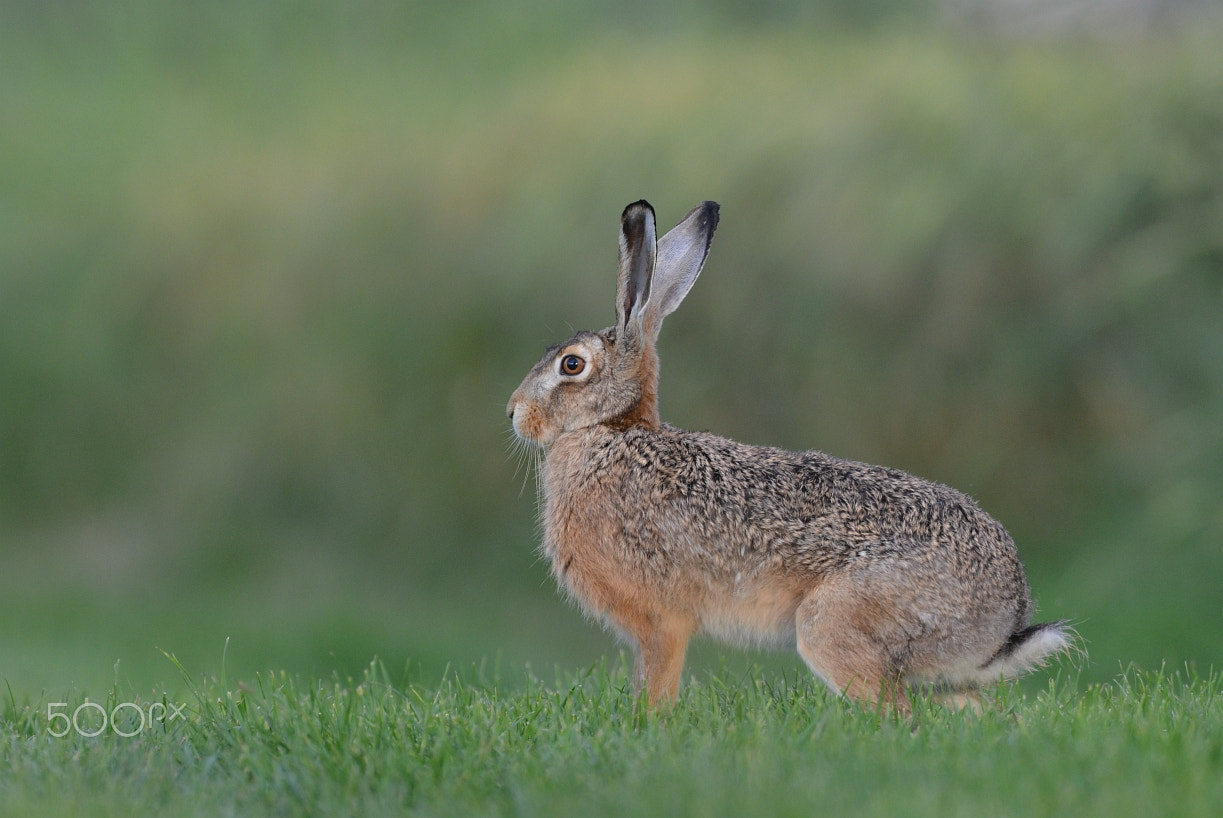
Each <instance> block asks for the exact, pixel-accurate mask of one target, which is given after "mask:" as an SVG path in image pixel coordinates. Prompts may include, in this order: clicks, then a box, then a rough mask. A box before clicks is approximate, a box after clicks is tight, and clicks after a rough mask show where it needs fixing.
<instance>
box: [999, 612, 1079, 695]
mask: <svg viewBox="0 0 1223 818" xmlns="http://www.w3.org/2000/svg"><path fill="white" fill-rule="evenodd" d="M1077 642H1078V640H1077V638H1076V636H1075V633H1074V630H1073V629H1072V628H1071V627H1070V624H1069V623H1068V622H1066V621H1065V620H1062V621H1058V622H1042V623H1040V624H1038V625H1029V626H1028V627H1026V628H1020V629H1019V630H1017V631H1015V632H1014V633H1013V634H1011V637H1010V638H1009V639H1007V640H1006V642H1005V643H1004V644H1003V645H1002V647H1001V648H999V649H998V652H997V653H996V654H994V658H992V659H990V660H989V662H987V663H986V664H985V666H984V667H982V668H981V672H982V673H983V674H985V675H986V676H990V677H993V679H995V680H997V679H998V678H999V677H1002V678H1004V679H1014V678H1015V677H1017V676H1020V675H1022V674H1024V673H1026V672H1027V671H1029V670H1032V669H1034V668H1038V667H1043V666H1044V665H1046V664H1047V663H1048V662H1049V660H1050V659H1051V658H1052V657H1054V656H1056V655H1057V654H1059V653H1066V652H1069V651H1072V650H1075V649H1076V646H1077Z"/></svg>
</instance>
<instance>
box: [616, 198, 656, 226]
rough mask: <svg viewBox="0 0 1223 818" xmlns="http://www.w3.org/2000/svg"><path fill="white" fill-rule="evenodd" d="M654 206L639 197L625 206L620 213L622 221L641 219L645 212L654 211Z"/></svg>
mask: <svg viewBox="0 0 1223 818" xmlns="http://www.w3.org/2000/svg"><path fill="white" fill-rule="evenodd" d="M653 212H654V208H653V207H651V206H650V203H649V202H647V201H646V200H645V199H638V200H637V201H635V202H633V203H632V204H631V205H629V206H628V207H626V208H624V212H623V213H621V214H620V221H621V222H628V221H631V220H636V219H640V218H642V217H643V215H644V214H645V213H653Z"/></svg>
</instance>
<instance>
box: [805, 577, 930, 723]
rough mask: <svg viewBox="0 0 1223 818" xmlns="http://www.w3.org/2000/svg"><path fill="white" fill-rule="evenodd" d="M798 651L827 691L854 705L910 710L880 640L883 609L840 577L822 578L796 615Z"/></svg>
mask: <svg viewBox="0 0 1223 818" xmlns="http://www.w3.org/2000/svg"><path fill="white" fill-rule="evenodd" d="M795 616H796V621H795V630H796V633H797V638H798V653H799V655H800V656H802V657H803V661H804V662H806V663H807V666H808V667H809V668H811V671H812V672H813V673H814V674H815V675H816V676H818V677H820V678H821V679H822V680H823V681H824V682H825V683H827V684H828V685H829V686H830V687H831V688H833V689H834V690H836V691H837V692H838V693H842V694H844V695H845V696H846V697H848V698H850V699H853V700H855V701H859V702H866V703H878V704H881V705H887V706H891V707H894V708H895V709H896V710H897V711H899V712H902V713H907V712H909V709H910V704H909V697H908V694H907V693H906V692H905V686H904V681H903V679H902V675H901V673H900V669H899V668H898V667H897V666H896V662H895V660H894V658H893V657H891V656H889V655H888V653H887V649H886V647H885V640H883V639H881V638H880V633H879V631H880V626H881V625H882V624H883V623H881V622H880V621H879V620H880V618H881V616H883V609H882V607H881V606H880V605H879V604H878V603H877V602H875V601H873V600H870V599H868V598H864V597H863V596H862V592H861V588H860V587H856V586H855V584H854V583H853V582H852V581H849V580H847V579H844V578H841V577H831V578H825V579H824V580H823V581H821V582H820V584H819V585H818V586H816V587H815V588H814V589H813V590H812V591H810V592H809V593H808V594H807V596H806V598H805V599H803V601H802V603H801V604H800V605H799V606H798V611H797V613H796V615H795Z"/></svg>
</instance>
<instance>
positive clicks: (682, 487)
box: [508, 201, 1072, 711]
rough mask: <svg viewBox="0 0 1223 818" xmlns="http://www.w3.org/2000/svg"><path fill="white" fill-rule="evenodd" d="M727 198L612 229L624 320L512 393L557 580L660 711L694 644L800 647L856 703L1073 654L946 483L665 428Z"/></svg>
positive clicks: (994, 677)
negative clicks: (1037, 614)
mask: <svg viewBox="0 0 1223 818" xmlns="http://www.w3.org/2000/svg"><path fill="white" fill-rule="evenodd" d="M717 223H718V205H717V204H715V203H714V202H704V203H702V204H700V205H698V206H697V207H696V208H694V209H693V210H692V211H691V212H690V213H688V215H687V216H685V217H684V219H683V221H681V222H680V223H679V224H678V225H677V226H676V227H675V228H674V229H673V230H671V231H670V232H669V233H667V234H666V235H665V236H663V237H662V238H661V239H656V232H655V224H654V211H653V209H652V208H651V207H650V205H649V204H647V203H646V202H644V201H641V202H636V203H634V204H631V205H629V206H628V207H627V208H626V209H625V211H624V214H623V216H622V217H621V227H620V272H619V283H618V285H617V288H616V324H615V326H613V327H609V328H607V329H605V330H602V331H600V332H579V333H577V334H576V335H574V336H573V337H572V338H570V339H569V340H567V341H565V342H564V343H562V344H558V345H557V346H554V347H552V348H550V349H548V350H547V352H545V353H544V356H543V358H542V359H541V360H540V361H539V363H537V364H536V365H535V366H534V367H533V368H532V369H531V371H530V372H529V373H528V374H527V376H526V378H525V379H524V380H523V382H522V385H521V386H519V387H518V389H517V390H516V391H515V392H514V394H513V396H512V397H511V398H510V402H509V407H508V412H509V417H510V420H511V421H512V422H513V426H514V431H515V433H516V434H517V435H518V436H519V437H520V438H522V439H524V440H526V441H529V442H532V443H534V444H537V445H538V446H540V447H542V449H543V455H544V456H543V460H542V463H541V465H540V474H539V482H540V491H541V494H542V501H543V508H542V518H543V545H542V552H543V553H544V554H545V555H547V558H548V559H549V560H550V561H551V563H552V570H553V572H554V574H555V575H556V579H557V581H558V583H559V584H560V585H561V587H563V588H564V589H565V590H566V591H567V592H568V593H569V594H571V595H572V596H573V598H574V599H576V600H577V601H578V602H579V603H580V604H581V605H582V606H583V607H584V608H586V609H587V610H588V611H589V612H591V613H592V614H594V615H596V616H597V617H598V618H600V619H602V620H603V621H604V622H606V623H607V624H609V625H610V626H611V627H612V628H614V629H615V630H616V631H617V632H618V633H619V634H621V635H622V636H623V637H624V638H625V639H626V640H627V641H628V642H629V644H630V645H631V646H632V649H633V654H634V659H635V667H634V679H635V683H636V685H637V688H638V690H639V691H640V689H641V688H642V687H643V686H644V688H645V691H646V694H647V696H648V698H649V701H650V702H651V703H656V702H659V701H663V700H669V699H673V698H675V696H676V694H677V691H678V689H679V683H680V675H681V672H682V670H683V665H684V653H685V651H686V648H687V645H688V641H689V639H691V637H692V636H693V635H694V634H696V633H708V634H712V635H714V636H716V637H720V638H723V639H726V640H729V641H731V642H735V643H740V644H743V643H747V644H757V645H794V646H796V647H797V649H798V652H799V654H800V655H801V656H802V658H803V660H804V661H805V662H806V663H807V665H808V666H810V668H811V670H812V671H813V672H814V673H815V674H816V675H817V676H818V677H819V678H821V679H823V680H824V681H825V682H826V683H827V684H828V685H830V686H831V687H832V688H833V689H834V690H836V691H838V692H839V693H843V694H844V695H846V696H848V697H849V698H851V699H854V700H858V701H863V702H869V703H885V704H890V705H893V706H895V707H896V708H897V709H898V710H901V711H904V710H907V709H908V708H909V699H908V695H907V693H906V686H908V685H927V686H931V687H933V688H935V690H936V691H937V692H939V693H941V694H943V695H945V696H948V697H950V698H952V699H953V700H954V701H956V702H958V703H964V702H969V701H976V693H975V691H976V690H977V689H978V688H979V687H980V686H981V685H983V684H988V683H991V682H996V681H998V680H1000V679H1006V678H1013V677H1015V676H1018V675H1019V674H1021V673H1023V672H1025V671H1027V670H1030V669H1032V668H1034V667H1037V666H1039V665H1041V664H1042V663H1044V662H1045V661H1046V660H1047V659H1048V658H1049V657H1050V656H1052V655H1053V654H1056V653H1058V652H1059V651H1065V650H1067V649H1068V648H1070V646H1071V644H1072V634H1071V632H1070V630H1069V628H1068V627H1067V626H1066V625H1065V624H1064V623H1062V622H1051V623H1044V624H1037V625H1033V624H1030V617H1031V613H1032V600H1031V596H1030V594H1029V590H1028V583H1027V580H1026V578H1025V576H1024V570H1023V566H1022V565H1021V564H1020V562H1019V556H1018V554H1017V553H1016V550H1015V544H1014V542H1012V540H1011V538H1010V536H1009V535H1008V534H1007V533H1006V531H1005V530H1004V529H1003V528H1002V526H1001V525H999V524H998V523H997V522H996V521H995V520H994V519H993V518H992V517H990V516H989V515H987V514H986V513H985V512H984V511H982V510H981V509H980V508H979V507H978V506H977V505H976V503H974V502H973V501H972V500H971V499H969V498H968V497H966V496H964V495H963V494H961V493H960V492H958V491H955V490H954V489H951V488H948V487H946V486H942V485H939V484H936V483H931V482H928V481H925V480H921V479H919V478H916V477H913V476H911V475H909V474H906V473H904V472H901V471H897V470H894V469H888V468H883V467H880V466H869V465H865V464H862V463H855V462H852V461H848V460H841V459H839V458H836V457H832V456H830V455H827V454H824V453H822V452H818V451H808V452H789V451H784V450H781V449H775V448H766V447H760V446H748V445H745V444H742V443H736V442H735V441H733V440H727V439H726V438H722V437H718V436H716V435H712V434H708V433H704V432H686V431H683V430H681V429H676V428H675V427H672V426H668V425H667V424H665V423H662V422H660V421H659V418H658V353H657V352H656V350H655V342H656V340H657V338H658V332H659V329H660V327H661V326H662V321H663V318H665V317H666V316H667V315H669V314H670V313H671V312H673V311H674V310H675V308H676V307H678V306H679V304H680V302H681V301H682V300H683V299H684V296H685V295H687V293H688V290H689V289H690V288H691V287H692V285H693V283H694V282H695V281H696V278H697V276H698V275H699V274H700V272H701V268H702V266H703V265H704V263H705V258H706V256H707V255H708V253H709V246H710V242H711V240H712V238H713V233H714V228H715V227H716V226H717Z"/></svg>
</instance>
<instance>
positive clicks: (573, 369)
mask: <svg viewBox="0 0 1223 818" xmlns="http://www.w3.org/2000/svg"><path fill="white" fill-rule="evenodd" d="M585 368H586V362H585V361H583V360H582V359H581V358H579V357H578V356H577V355H566V356H565V357H564V358H561V374H562V375H581V374H582V370H583V369H585Z"/></svg>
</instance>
